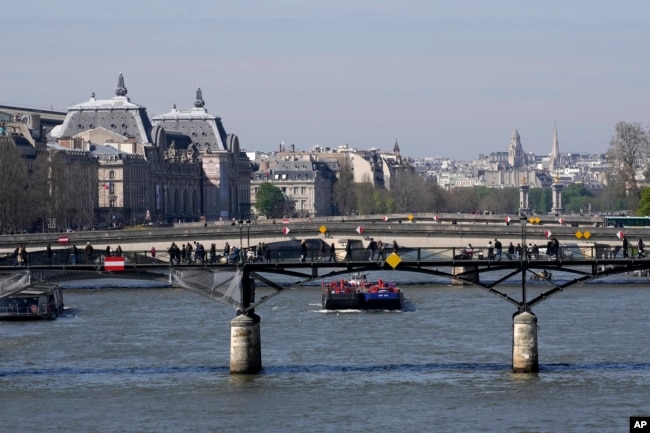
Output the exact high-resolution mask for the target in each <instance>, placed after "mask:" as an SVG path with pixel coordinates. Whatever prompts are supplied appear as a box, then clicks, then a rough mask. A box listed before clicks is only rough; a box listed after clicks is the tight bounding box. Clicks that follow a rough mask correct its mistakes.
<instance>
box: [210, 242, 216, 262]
mask: <svg viewBox="0 0 650 433" xmlns="http://www.w3.org/2000/svg"><path fill="white" fill-rule="evenodd" d="M216 260H217V246H216V245H215V244H214V242H213V243H212V244H210V263H211V264H212V263H214V262H215V261H216Z"/></svg>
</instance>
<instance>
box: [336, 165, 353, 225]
mask: <svg viewBox="0 0 650 433" xmlns="http://www.w3.org/2000/svg"><path fill="white" fill-rule="evenodd" d="M333 195H334V197H333V198H334V204H336V207H337V208H338V213H339V214H342V215H347V214H349V213H351V212H352V211H354V210H355V209H356V207H357V203H356V189H355V186H354V173H353V172H352V165H351V164H350V161H348V160H347V159H345V160H343V162H342V163H341V170H340V171H339V177H338V179H337V180H336V183H335V184H334V194H333Z"/></svg>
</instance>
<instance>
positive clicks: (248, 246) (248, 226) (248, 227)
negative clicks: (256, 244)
mask: <svg viewBox="0 0 650 433" xmlns="http://www.w3.org/2000/svg"><path fill="white" fill-rule="evenodd" d="M246 249H247V250H250V249H251V220H246Z"/></svg>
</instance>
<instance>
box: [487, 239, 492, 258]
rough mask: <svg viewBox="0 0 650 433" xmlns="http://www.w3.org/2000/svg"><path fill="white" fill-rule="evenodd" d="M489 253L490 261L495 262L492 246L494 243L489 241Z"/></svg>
mask: <svg viewBox="0 0 650 433" xmlns="http://www.w3.org/2000/svg"><path fill="white" fill-rule="evenodd" d="M487 252H488V260H493V259H494V245H493V244H492V241H488V244H487Z"/></svg>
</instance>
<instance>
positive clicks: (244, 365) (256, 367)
mask: <svg viewBox="0 0 650 433" xmlns="http://www.w3.org/2000/svg"><path fill="white" fill-rule="evenodd" d="M261 341H262V340H261V336H260V316H258V315H257V314H255V313H249V314H248V315H246V314H240V315H239V316H237V317H235V318H234V319H232V320H231V321H230V373H232V374H254V373H259V372H260V371H261V370H262V343H261Z"/></svg>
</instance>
